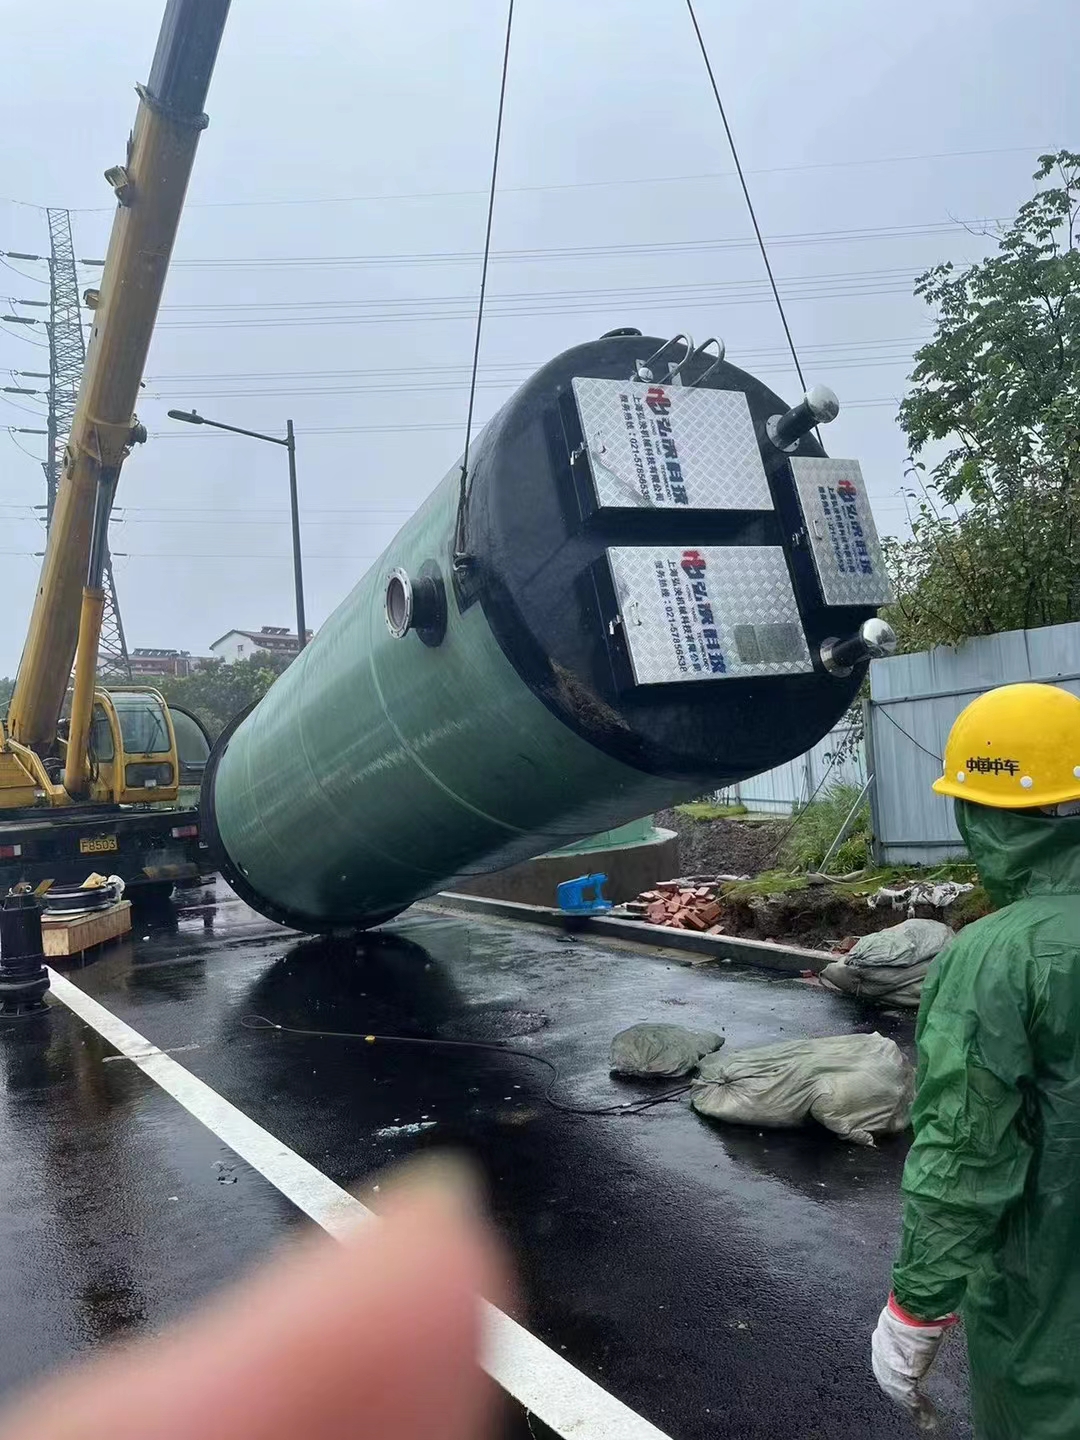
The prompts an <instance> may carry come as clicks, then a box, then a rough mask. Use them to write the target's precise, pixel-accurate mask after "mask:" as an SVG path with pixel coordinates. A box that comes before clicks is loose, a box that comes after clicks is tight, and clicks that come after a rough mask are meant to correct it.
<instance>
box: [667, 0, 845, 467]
mask: <svg viewBox="0 0 1080 1440" xmlns="http://www.w3.org/2000/svg"><path fill="white" fill-rule="evenodd" d="M686 8H687V10H688V11H689V12H690V20H691V22H692V24H693V26H694V34H695V35H696V36H697V42H698V47H699V48H700V50H701V58H702V60H704V62H705V69H706V71H707V72H708V76H709V84H710V85H711V86H712V92H713V95H714V96H715V97H716V108H717V109H718V110H719V112H720V119H721V121H722V122H723V126H724V134H725V135H726V136H727V142H728V145H729V146H730V147H731V158H732V160H733V161H734V162H735V173H736V174H737V175H738V177H739V184H740V185H741V186H742V192H743V199H744V200H745V201H746V208H747V210H748V211H749V213H750V223H751V224H752V225H753V227H754V234H755V235H756V236H757V243H758V249H759V250H760V251H761V259H762V263H763V264H764V266H765V273H766V275H768V277H769V284H770V286H771V287H772V293H773V299H774V300H775V301H776V309H777V311H778V313H779V315H780V323H781V325H783V327H784V334H785V335H786V336H787V342H788V346H789V347H790V349H791V358H792V360H793V361H794V362H795V373H796V374H797V375H798V377H799V384H800V385H801V386H802V389H803V391H804V392H805V390H806V381H805V379H804V378H803V372H802V366H801V365H800V364H799V352H798V350H796V348H795V340H794V338H793V336H792V334H791V327H790V326H789V325H788V320H787V315H786V314H785V313H784V302H783V301H782V300H781V299H780V290H779V288H778V286H777V284H776V278H775V276H774V275H773V269H772V264H771V262H770V260H769V252H768V250H767V248H766V246H765V237H764V236H763V235H762V233H761V226H760V225H759V224H758V218H757V212H756V211H755V210H754V202H753V201H752V200H751V198H750V187H749V186H748V185H747V183H746V176H745V175H744V174H743V168H742V161H741V160H740V159H739V152H738V150H737V149H736V147H735V137H734V135H732V133H731V126H730V125H729V124H728V118H727V112H726V111H725V109H724V102H723V100H722V99H721V98H720V87H719V85H718V84H717V83H716V76H715V75H714V74H713V68H712V61H711V60H710V59H709V51H708V47H707V46H706V44H705V36H704V35H703V34H702V33H701V26H700V25H699V24H698V18H697V13H696V11H695V10H694V0H686ZM819 438H820V437H819Z"/></svg>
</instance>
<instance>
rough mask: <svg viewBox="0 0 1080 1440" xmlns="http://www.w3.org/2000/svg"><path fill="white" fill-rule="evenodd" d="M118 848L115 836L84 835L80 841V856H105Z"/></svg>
mask: <svg viewBox="0 0 1080 1440" xmlns="http://www.w3.org/2000/svg"><path fill="white" fill-rule="evenodd" d="M117 848H118V846H117V843H116V836H115V835H84V836H83V837H82V839H81V840H80V841H79V854H80V855H105V854H107V853H108V852H109V851H111V850H116V849H117Z"/></svg>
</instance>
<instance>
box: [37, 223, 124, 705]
mask: <svg viewBox="0 0 1080 1440" xmlns="http://www.w3.org/2000/svg"><path fill="white" fill-rule="evenodd" d="M47 214H48V217H49V324H48V327H47V328H48V333H49V419H48V440H47V444H48V455H47V458H46V461H45V486H46V494H45V499H46V510H45V523H46V527H48V526H50V525H51V524H52V517H53V507H54V506H55V504H56V492H57V486H58V484H59V480H60V473H61V467H62V466H63V463H64V449H65V446H66V445H67V438H68V433H69V431H70V430H71V422H72V420H73V418H74V415H75V402H76V400H77V399H78V395H79V382H80V380H81V379H82V371H83V365H84V364H85V361H86V339H85V336H84V335H83V327H82V309H81V305H82V297H81V295H80V294H79V278H78V273H77V271H76V268H75V245H74V241H73V240H72V237H71V214H70V212H69V211H67V210H49V211H48V212H47ZM103 588H104V591H105V613H104V616H103V618H102V622H101V645H100V650H99V658H98V670H99V671H100V672H101V673H102V674H103V675H109V676H112V677H113V678H118V679H122V680H130V679H131V663H130V660H129V659H128V649H127V641H126V640H125V638H124V625H123V621H122V620H121V619H120V606H119V604H118V603H117V599H116V582H115V580H114V578H113V567H112V557H111V556H110V555H108V554H106V557H105V571H104V576H103Z"/></svg>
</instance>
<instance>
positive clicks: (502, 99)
mask: <svg viewBox="0 0 1080 1440" xmlns="http://www.w3.org/2000/svg"><path fill="white" fill-rule="evenodd" d="M513 31H514V0H509V3H508V4H507V7H506V40H505V42H504V44H503V58H502V75H501V76H500V79H499V110H498V114H497V115H496V117H495V144H494V146H493V147H492V155H491V183H490V185H489V186H488V204H487V223H486V225H485V227H484V259H483V262H482V264H481V267H480V292H479V294H478V296H477V300H476V335H475V338H474V340H473V357H472V373H471V375H470V377H469V410H468V414H467V415H466V418H465V449H464V451H463V453H462V456H461V478H460V482H459V485H458V503H457V515H456V517H455V520H454V550H453V565H454V569H455V570H458V571H460V570H462V569H464V567H465V566H466V565H467V564H468V557H467V555H466V554H465V507H466V504H467V502H468V495H469V446H470V444H471V443H472V427H473V415H474V413H475V409H476V377H477V373H478V371H479V369H480V341H481V339H482V337H483V331H484V300H485V298H486V296H487V279H488V267H489V265H490V263H491V230H492V226H493V224H494V222H495V191H496V187H497V185H498V180H499V153H500V151H501V149H502V130H503V116H504V114H505V112H506V80H507V76H508V75H509V73H510V40H511V36H512V35H513Z"/></svg>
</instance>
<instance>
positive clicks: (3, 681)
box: [0, 675, 15, 714]
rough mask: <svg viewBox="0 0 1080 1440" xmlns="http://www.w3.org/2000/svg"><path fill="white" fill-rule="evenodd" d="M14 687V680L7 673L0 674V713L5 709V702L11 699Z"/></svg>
mask: <svg viewBox="0 0 1080 1440" xmlns="http://www.w3.org/2000/svg"><path fill="white" fill-rule="evenodd" d="M14 689H15V681H14V680H12V679H11V678H10V677H9V676H7V675H0V714H3V713H4V711H5V710H6V709H7V703H8V701H9V700H10V699H11V692H12V691H13V690H14Z"/></svg>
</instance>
